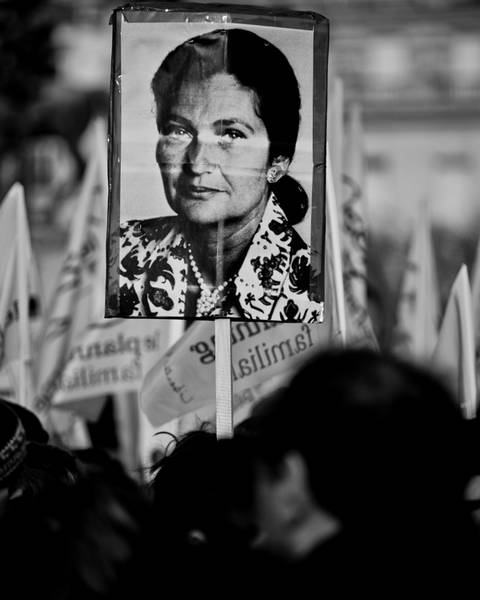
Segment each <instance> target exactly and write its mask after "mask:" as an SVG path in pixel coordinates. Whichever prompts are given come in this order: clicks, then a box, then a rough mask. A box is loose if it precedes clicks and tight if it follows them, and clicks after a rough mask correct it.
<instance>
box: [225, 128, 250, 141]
mask: <svg viewBox="0 0 480 600" xmlns="http://www.w3.org/2000/svg"><path fill="white" fill-rule="evenodd" d="M221 137H222V138H223V139H227V140H238V139H245V134H244V133H243V132H242V131H239V130H238V129H226V130H225V131H224V132H222V134H221Z"/></svg>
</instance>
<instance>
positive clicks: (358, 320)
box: [341, 104, 378, 350]
mask: <svg viewBox="0 0 480 600" xmlns="http://www.w3.org/2000/svg"><path fill="white" fill-rule="evenodd" d="M349 115H350V116H349V120H348V122H347V126H346V127H345V143H344V160H343V169H344V172H343V178H342V183H343V187H342V192H343V194H342V198H341V200H342V206H341V211H342V217H343V218H342V236H341V241H342V259H343V283H344V288H345V312H346V320H347V344H348V345H349V346H362V347H366V348H371V349H372V350H378V342H377V339H376V336H375V333H374V331H373V327H372V323H371V321H370V316H369V314H368V300H367V263H366V252H367V227H366V222H365V211H364V207H363V190H364V188H365V185H364V183H365V182H364V165H363V135H362V122H361V115H360V108H359V106H358V105H357V104H353V105H352V106H351V108H350V110H349Z"/></svg>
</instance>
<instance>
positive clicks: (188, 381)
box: [140, 321, 330, 427]
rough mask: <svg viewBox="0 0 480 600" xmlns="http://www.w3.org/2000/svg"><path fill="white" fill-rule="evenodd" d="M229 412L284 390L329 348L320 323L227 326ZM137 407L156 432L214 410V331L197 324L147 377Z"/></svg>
mask: <svg viewBox="0 0 480 600" xmlns="http://www.w3.org/2000/svg"><path fill="white" fill-rule="evenodd" d="M231 327H232V329H231V336H232V379H233V405H234V410H238V409H240V407H243V406H245V405H251V404H253V403H254V402H256V401H257V400H259V399H260V398H261V397H263V396H264V395H265V394H266V393H270V392H272V391H273V390H275V389H278V387H281V386H282V385H285V384H286V382H287V381H288V379H289V378H290V377H291V376H292V374H293V373H294V371H295V369H296V368H297V367H298V366H299V365H300V364H301V363H302V362H303V361H304V360H305V359H307V358H308V357H309V356H310V355H311V354H312V353H313V352H315V351H317V350H318V349H319V348H320V347H322V346H326V345H328V344H329V343H330V339H329V337H328V335H329V328H328V326H327V325H326V324H325V323H322V324H307V323H269V322H246V323H245V322H232V323H231ZM140 401H141V405H142V408H143V410H144V412H145V414H146V415H147V417H148V419H149V421H150V423H151V424H152V425H153V426H155V427H158V426H160V425H163V424H164V423H168V422H170V421H172V420H173V419H175V418H178V417H180V416H181V415H185V414H188V413H193V412H197V411H198V410H200V409H203V408H205V407H208V406H210V407H212V411H214V410H215V327H214V323H213V322H211V321H203V322H202V321H197V322H196V323H194V324H193V325H192V326H191V327H190V328H189V329H188V330H187V331H186V333H185V334H184V335H183V336H182V337H181V338H180V340H179V341H178V342H177V343H176V344H175V345H174V346H172V347H171V348H170V349H169V350H168V352H167V353H166V354H165V356H163V357H162V358H161V359H160V360H159V361H158V362H157V363H156V364H155V365H154V367H153V368H152V369H151V370H150V371H149V372H148V373H147V375H146V377H145V380H144V383H143V387H142V390H141V398H140Z"/></svg>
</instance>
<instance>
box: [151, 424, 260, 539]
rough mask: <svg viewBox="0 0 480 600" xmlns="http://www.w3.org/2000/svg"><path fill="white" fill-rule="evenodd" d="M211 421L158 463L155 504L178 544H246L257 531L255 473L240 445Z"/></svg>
mask: <svg viewBox="0 0 480 600" xmlns="http://www.w3.org/2000/svg"><path fill="white" fill-rule="evenodd" d="M231 442H232V440H217V438H216V435H215V433H213V432H212V431H209V430H208V429H207V428H206V427H203V428H201V429H198V430H193V431H189V432H188V433H185V434H184V435H183V436H181V437H180V438H179V439H178V440H176V441H175V443H173V444H172V445H170V444H169V449H168V450H167V453H166V454H165V456H163V457H162V458H161V459H160V461H159V462H158V463H157V464H155V465H154V466H153V467H152V473H153V474H154V478H153V480H152V483H151V489H152V492H153V505H154V509H155V512H156V514H157V516H158V519H159V520H160V521H161V522H162V523H161V530H162V532H163V535H164V536H165V539H168V540H169V542H170V544H171V545H172V546H175V547H177V548H180V549H181V548H182V547H183V548H186V547H188V546H195V545H198V546H205V547H207V546H208V547H209V548H216V549H218V548H227V547H229V548H236V547H238V548H241V547H246V546H247V545H248V544H249V542H250V541H251V540H252V539H253V537H254V535H255V534H256V530H254V529H253V528H252V525H251V523H250V522H249V521H248V518H247V519H245V520H244V517H247V513H248V512H249V510H250V508H251V503H252V501H251V498H250V497H249V496H248V495H249V493H250V489H249V488H247V487H246V486H244V484H246V483H247V482H249V481H250V479H251V477H250V474H249V472H248V467H249V465H247V464H246V463H245V461H244V460H243V459H242V460H241V459H240V456H239V452H240V451H241V450H240V447H239V445H238V444H233V443H231Z"/></svg>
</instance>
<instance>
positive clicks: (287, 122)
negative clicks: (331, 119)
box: [152, 29, 308, 224]
mask: <svg viewBox="0 0 480 600" xmlns="http://www.w3.org/2000/svg"><path fill="white" fill-rule="evenodd" d="M223 72H224V73H228V74H230V75H233V76H234V77H236V79H237V80H238V82H239V83H240V84H241V85H242V86H244V87H247V88H250V89H252V90H253V91H254V92H255V95H256V99H257V106H256V110H257V114H258V116H259V117H260V118H261V119H262V121H263V123H264V125H265V128H266V130H267V133H268V137H269V140H270V152H269V159H270V161H273V159H274V158H276V157H279V156H284V157H286V158H288V159H290V160H291V159H292V158H293V155H294V153H295V146H296V143H297V137H298V129H299V126H300V106H301V100H300V92H299V86H298V81H297V78H296V76H295V73H294V71H293V69H292V67H291V65H290V63H289V62H288V59H287V58H286V56H285V55H284V54H283V52H281V51H280V50H279V49H278V48H277V47H276V46H274V45H273V44H271V43H270V42H268V41H267V40H265V39H263V38H261V37H260V36H258V35H256V34H255V33H253V32H251V31H248V30H245V29H228V30H225V29H218V30H215V31H212V32H209V33H206V34H203V35H198V36H196V37H194V38H191V39H189V40H187V41H186V42H184V43H182V44H181V45H180V46H178V47H177V48H175V49H174V50H172V51H171V52H170V53H169V54H168V55H167V57H166V58H165V60H164V61H163V62H162V64H161V65H160V67H159V68H158V70H157V72H156V73H155V75H154V77H153V80H152V91H153V95H154V98H155V103H156V109H157V127H158V130H159V131H160V130H161V128H162V124H163V122H164V120H165V119H166V117H167V115H168V108H169V106H171V104H172V101H173V99H174V98H175V97H176V95H177V94H178V92H179V90H180V88H181V85H182V82H183V81H184V79H185V78H186V77H187V76H188V78H190V79H193V80H195V79H198V80H200V79H206V78H208V77H210V76H212V75H214V74H216V73H223ZM271 187H272V191H273V192H274V193H275V195H276V197H277V200H278V201H279V202H280V205H281V206H282V208H283V210H284V211H285V214H286V215H287V218H288V220H289V221H290V223H292V224H295V223H298V222H300V221H301V220H302V219H303V217H304V216H305V213H306V211H307V208H308V197H307V195H306V193H305V190H304V189H303V188H302V186H301V185H300V184H299V183H298V182H297V181H296V180H295V179H293V178H292V177H290V176H289V175H284V176H283V177H282V178H281V179H280V180H279V181H278V182H277V183H274V184H271Z"/></svg>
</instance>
